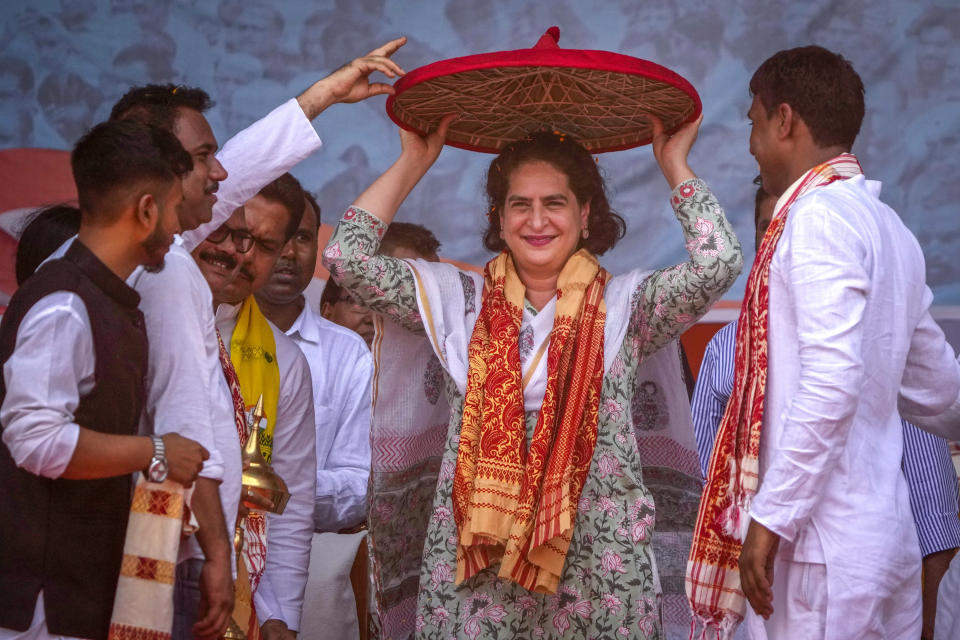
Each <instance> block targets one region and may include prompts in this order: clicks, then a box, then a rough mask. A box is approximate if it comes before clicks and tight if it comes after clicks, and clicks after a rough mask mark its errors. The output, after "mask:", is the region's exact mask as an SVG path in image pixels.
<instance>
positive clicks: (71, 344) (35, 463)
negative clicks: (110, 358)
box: [0, 291, 96, 478]
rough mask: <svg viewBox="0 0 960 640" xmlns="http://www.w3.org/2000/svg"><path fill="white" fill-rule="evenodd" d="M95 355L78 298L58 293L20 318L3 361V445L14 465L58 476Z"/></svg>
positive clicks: (72, 441)
mask: <svg viewBox="0 0 960 640" xmlns="http://www.w3.org/2000/svg"><path fill="white" fill-rule="evenodd" d="M95 358H96V356H95V353H94V349H93V334H92V333H91V331H90V320H89V316H88V315H87V309H86V307H85V306H84V303H83V301H82V300H81V299H80V297H79V296H77V295H76V294H74V293H69V292H65V291H60V292H57V293H53V294H50V295H48V296H45V297H44V298H42V299H41V300H40V301H38V302H37V303H36V304H35V305H34V306H33V308H31V309H30V311H28V312H27V314H26V315H25V316H24V318H23V320H22V321H21V323H20V328H19V330H18V331H17V340H16V344H15V347H14V350H13V353H12V354H11V356H10V357H9V358H8V359H7V361H6V363H4V365H3V380H4V384H5V385H6V389H7V393H6V396H5V397H4V400H3V405H2V407H0V424H2V425H3V443H4V444H5V445H6V446H7V448H8V449H9V450H10V455H11V457H12V458H13V460H14V462H15V463H16V464H17V466H18V467H21V468H23V469H25V470H26V471H29V472H30V473H33V474H35V475H38V476H43V477H46V478H59V477H60V476H61V475H62V474H63V472H64V470H66V468H67V465H69V464H70V460H71V458H72V457H73V452H74V449H75V448H76V446H77V440H78V439H79V437H80V425H78V424H77V423H76V422H75V421H74V413H75V412H76V410H77V407H78V406H79V404H80V397H81V395H84V394H86V393H89V392H90V391H91V390H92V389H93V385H94V365H95Z"/></svg>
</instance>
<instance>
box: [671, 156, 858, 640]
mask: <svg viewBox="0 0 960 640" xmlns="http://www.w3.org/2000/svg"><path fill="white" fill-rule="evenodd" d="M862 173H863V171H862V169H861V168H860V163H859V162H857V158H856V156H854V155H853V154H850V153H844V154H841V155H839V156H837V157H836V158H833V159H831V160H829V161H828V162H825V163H823V164H821V165H819V166H816V167H814V168H813V169H810V170H809V171H808V172H807V173H806V174H804V176H803V177H802V178H801V179H800V180H798V181H797V182H796V183H795V184H794V185H793V186H792V187H791V188H790V189H789V190H788V191H787V193H785V194H784V195H783V196H781V198H780V200H778V202H777V205H778V206H777V209H776V211H775V212H774V215H773V219H772V221H771V222H770V227H769V228H768V229H767V232H766V234H765V235H764V237H763V240H762V241H761V243H760V247H759V249H758V250H757V257H756V259H755V260H754V263H753V268H752V269H751V270H750V276H749V277H748V279H747V286H746V293H745V295H744V297H743V304H742V306H741V308H740V323H739V325H738V326H737V338H736V354H735V356H734V370H735V371H736V373H735V375H734V380H733V393H731V395H730V400H729V401H728V402H727V408H726V411H725V412H724V414H723V419H722V420H721V422H720V428H719V430H718V432H717V439H716V443H715V444H714V447H713V454H712V456H711V458H710V466H709V467H708V470H707V480H706V483H705V484H704V488H703V497H702V499H701V500H700V508H699V511H698V513H697V523H696V527H695V529H694V534H693V545H692V546H691V549H690V558H689V560H688V562H687V576H686V586H687V596H688V598H689V599H690V604H691V607H692V610H693V614H694V620H695V623H696V622H699V623H700V624H701V625H703V627H704V630H705V629H706V628H707V627H712V628H716V629H717V630H718V632H719V634H720V637H724V638H726V637H732V635H733V631H734V630H735V628H736V625H737V624H738V623H739V622H740V620H742V619H743V615H744V613H745V612H746V599H745V597H744V594H743V591H742V589H741V587H740V572H739V570H738V567H737V565H738V562H739V559H740V551H741V549H742V548H743V538H744V536H745V535H746V527H747V525H748V523H749V519H748V513H749V509H750V502H751V499H752V498H753V496H754V495H755V494H756V492H757V488H758V485H759V471H760V466H759V456H760V429H761V425H762V423H763V399H764V394H765V391H766V384H767V313H768V311H769V307H770V264H771V261H772V260H773V254H774V251H775V250H776V248H777V242H778V241H779V239H780V235H781V233H783V229H784V226H785V225H786V222H787V214H788V213H789V209H790V206H791V205H792V204H793V203H794V202H795V201H796V200H797V198H800V197H802V196H804V195H806V194H807V193H810V192H811V191H813V190H814V189H817V188H819V187H824V186H826V185H828V184H830V183H832V182H835V181H837V180H846V179H848V178H852V177H854V176H857V175H860V174H862Z"/></svg>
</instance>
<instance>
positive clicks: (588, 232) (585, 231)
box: [583, 227, 590, 240]
mask: <svg viewBox="0 0 960 640" xmlns="http://www.w3.org/2000/svg"><path fill="white" fill-rule="evenodd" d="M589 237H590V231H588V230H587V228H586V227H584V228H583V239H584V240H586V239H587V238H589Z"/></svg>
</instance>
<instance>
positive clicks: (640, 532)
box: [630, 513, 653, 544]
mask: <svg viewBox="0 0 960 640" xmlns="http://www.w3.org/2000/svg"><path fill="white" fill-rule="evenodd" d="M652 527H653V514H652V513H650V514H647V516H646V517H645V518H644V519H643V520H638V521H637V522H634V523H633V524H632V525H631V526H630V539H631V540H633V543H634V544H636V543H638V542H643V541H644V540H646V539H647V532H648V531H649V530H650V529H651V528H652Z"/></svg>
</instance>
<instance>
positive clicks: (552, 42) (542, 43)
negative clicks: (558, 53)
mask: <svg viewBox="0 0 960 640" xmlns="http://www.w3.org/2000/svg"><path fill="white" fill-rule="evenodd" d="M558 42H560V27H550V28H549V29H547V30H546V31H545V32H544V33H543V35H542V36H540V39H539V40H537V44H535V45H533V48H534V49H559V48H560V46H559V45H558V44H557V43H558Z"/></svg>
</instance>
